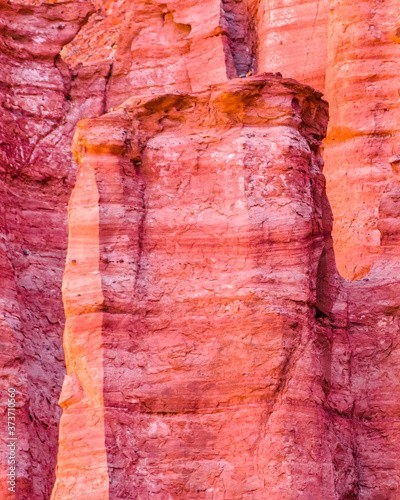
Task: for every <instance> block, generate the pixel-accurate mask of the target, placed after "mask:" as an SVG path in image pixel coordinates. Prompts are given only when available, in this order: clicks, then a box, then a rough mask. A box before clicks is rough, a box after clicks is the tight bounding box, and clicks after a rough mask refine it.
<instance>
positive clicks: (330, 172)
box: [324, 0, 400, 279]
mask: <svg viewBox="0 0 400 500" xmlns="http://www.w3.org/2000/svg"><path fill="white" fill-rule="evenodd" d="M399 23H400V13H399V6H398V3H397V2H396V1H395V0H392V1H388V2H384V3H382V2H380V1H379V0H369V1H368V2H362V3H361V4H360V7H359V8H356V9H355V8H354V2H350V1H344V2H342V1H341V2H333V3H332V10H331V13H330V16H329V36H328V40H329V42H328V65H327V80H326V81H327V85H326V98H327V99H328V101H329V107H330V125H329V130H328V136H327V139H326V145H325V151H324V159H325V175H326V176H327V180H328V189H327V191H328V196H329V199H330V200H331V205H332V210H333V214H334V217H335V221H336V222H335V224H334V230H333V238H334V242H335V253H336V259H337V264H338V268H339V270H340V272H341V273H342V275H343V276H344V277H346V278H350V279H354V278H359V277H361V276H363V275H365V274H366V273H367V272H368V270H369V269H370V267H371V265H372V263H373V262H374V260H375V259H376V257H377V255H378V252H379V240H380V237H379V231H378V229H377V221H378V207H379V200H380V198H381V196H382V194H383V190H384V189H385V186H386V184H387V182H388V180H389V179H390V178H391V176H392V172H391V169H390V167H389V164H388V160H389V158H390V157H391V156H393V155H396V154H399V153H400V151H399V150H398V147H399V146H398V144H399V139H400V132H399V131H400V122H399V106H400V104H399V89H398V84H397V78H396V75H397V74H398V72H399V70H400V46H399V44H398V41H396V37H395V34H396V30H397V28H398V26H399Z"/></svg>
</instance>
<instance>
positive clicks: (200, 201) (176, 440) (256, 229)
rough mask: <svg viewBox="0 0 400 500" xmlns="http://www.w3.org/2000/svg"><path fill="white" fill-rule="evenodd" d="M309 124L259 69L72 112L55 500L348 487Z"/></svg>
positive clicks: (321, 125) (307, 113) (314, 124)
mask: <svg viewBox="0 0 400 500" xmlns="http://www.w3.org/2000/svg"><path fill="white" fill-rule="evenodd" d="M326 123H327V109H326V104H325V103H324V102H323V101H321V99H320V96H318V95H316V94H315V93H314V92H313V91H312V90H311V89H309V88H307V87H303V86H300V85H298V84H297V83H296V82H294V81H291V80H281V79H280V78H279V77H277V76H273V75H260V76H258V77H254V78H251V79H248V80H232V81H231V82H229V83H227V84H224V85H219V86H215V87H212V88H211V89H210V90H208V91H205V92H202V93H198V94H191V95H182V96H177V95H174V94H167V95H165V96H159V97H151V96H150V97H149V96H147V97H142V98H135V99H130V100H128V101H127V102H126V103H124V105H122V106H121V107H119V108H118V109H117V110H116V111H114V112H112V113H109V114H107V115H104V116H103V117H101V118H98V119H95V120H85V121H83V122H80V124H79V125H78V130H77V132H76V135H75V140H74V146H73V147H74V152H75V157H76V159H77V161H78V163H79V164H80V166H79V172H78V178H77V184H76V187H75V189H74V192H73V195H72V198H71V202H70V215H69V217H70V219H69V220H70V236H69V250H68V257H67V267H66V273H65V277H64V285H63V294H64V295H63V296H64V304H65V308H66V316H67V323H66V330H65V339H64V346H65V351H66V360H67V371H68V375H67V376H66V378H65V380H64V385H63V391H62V394H61V398H60V404H61V405H62V406H63V408H64V411H63V416H62V419H61V433H60V450H59V458H58V472H57V481H56V485H55V488H54V491H53V495H52V498H53V499H61V498H62V499H68V498H74V499H79V498H93V499H94V498H96V499H98V498H150V497H155V498H170V497H173V498H191V497H192V496H196V497H199V498H210V499H211V498H223V497H227V498H249V499H250V498H260V499H261V498H266V495H268V498H283V497H285V498H291V497H293V498H294V497H296V498H299V497H301V498H310V495H312V496H315V497H316V498H335V495H336V494H337V491H340V492H342V493H343V495H346V494H347V495H350V494H351V492H355V491H356V490H357V487H358V485H357V478H356V475H355V465H354V458H353V455H352V453H351V450H352V446H353V445H352V440H353V437H352V422H351V420H350V419H346V417H345V416H340V415H336V416H335V415H332V414H331V410H330V408H329V403H328V399H327V384H329V382H328V381H327V377H328V375H327V370H328V371H329V369H330V366H329V363H328V361H327V357H326V349H327V348H328V346H329V343H330V342H331V335H332V331H331V330H332V329H331V326H330V325H329V322H326V321H325V322H324V321H321V320H320V319H318V318H317V319H316V317H315V310H316V309H315V308H316V307H317V301H318V302H321V303H323V302H324V300H323V295H324V294H323V293H322V292H319V295H320V297H319V298H317V291H316V290H317V280H318V281H319V282H320V285H319V288H320V290H322V289H323V288H324V285H323V283H324V280H323V278H322V277H321V276H322V275H323V273H322V272H321V264H319V262H320V258H321V256H323V258H324V259H325V260H326V257H325V255H326V252H327V250H324V248H325V246H326V247H327V248H329V238H328V236H327V235H328V234H329V229H330V227H329V226H330V223H331V220H330V214H329V211H327V208H328V205H327V202H326V199H325V195H324V178H323V176H322V174H321V157H320V154H319V144H320V140H321V138H322V136H323V134H324V131H325V127H326ZM325 240H326V241H325ZM318 275H321V276H320V277H319V278H318ZM329 286H331V284H329V283H328V284H327V285H326V287H329ZM321 297H322V298H321ZM321 307H324V306H323V305H321ZM336 342H339V344H340V340H339V341H338V340H336ZM345 382H346V374H336V375H335V381H334V382H333V385H335V383H336V384H344V383H345ZM342 421H343V422H342ZM339 428H340V431H339ZM71 450H75V452H74V453H73V454H72V453H71ZM338 450H339V452H338ZM84 452H85V458H82V457H83V453H84ZM338 453H339V455H338ZM310 457H311V461H310ZM82 460H84V464H85V465H84V466H83V462H82ZM316 464H319V465H316ZM300 471H301V472H300ZM285 495H286V496H285ZM296 495H297V496H296ZM349 498H350V497H349Z"/></svg>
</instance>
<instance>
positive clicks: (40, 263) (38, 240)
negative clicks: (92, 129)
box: [0, 1, 92, 499]
mask: <svg viewBox="0 0 400 500" xmlns="http://www.w3.org/2000/svg"><path fill="white" fill-rule="evenodd" d="M37 4H38V5H37ZM91 8H92V7H91V5H90V4H89V2H63V3H62V4H58V3H55V2H53V3H52V4H51V5H49V4H44V3H43V4H41V3H40V2H13V3H10V2H7V1H1V2H0V11H1V17H0V20H1V25H0V29H1V31H0V47H1V48H0V68H1V85H0V108H1V115H0V116H1V118H0V193H1V200H2V202H1V208H0V241H1V245H0V267H1V271H0V275H1V292H0V332H1V333H0V338H1V355H0V356H1V374H2V377H1V382H0V384H1V394H2V397H1V403H0V404H1V417H0V418H1V420H0V422H1V438H0V439H1V449H2V454H1V477H2V480H1V481H0V496H1V498H4V499H6V498H26V499H28V498H29V499H39V498H40V499H42V498H49V496H50V493H51V489H52V485H53V482H54V475H55V466H56V457H57V441H58V421H59V418H60V411H59V410H58V409H57V400H58V395H59V392H60V389H61V383H62V379H63V372H64V371H65V368H64V366H65V364H64V355H63V350H62V331H63V326H64V314H63V307H62V301H61V293H60V284H61V278H62V273H63V267H64V259H65V253H66V243H67V241H66V231H67V220H66V205H67V202H68V198H69V194H70V190H71V187H72V185H73V183H74V181H75V174H74V169H73V163H72V156H71V154H70V153H69V152H68V150H69V147H70V141H71V138H72V133H73V130H74V127H75V123H76V120H77V119H78V118H79V116H78V117H76V119H75V121H74V120H73V118H72V119H71V118H70V115H69V114H68V113H69V108H70V103H69V101H68V99H67V96H68V93H69V90H70V86H71V78H70V75H69V71H68V68H67V66H66V65H65V64H64V63H63V62H62V60H60V59H59V58H58V53H59V52H60V50H61V48H62V46H63V44H65V43H67V42H69V41H70V40H71V39H72V38H73V37H74V36H75V34H76V33H77V31H78V30H79V28H80V26H81V25H82V24H83V23H84V22H85V19H86V17H87V15H88V13H89V11H90V10H89V9H91ZM10 387H13V388H15V389H16V390H17V393H18V397H17V405H18V408H17V409H16V414H17V416H16V418H17V420H16V426H17V439H18V440H17V446H18V460H17V478H18V480H17V493H16V496H15V495H14V494H13V493H12V492H10V491H8V484H7V482H6V479H5V478H6V473H7V472H9V466H8V464H7V458H8V457H7V456H6V454H5V453H4V450H6V449H7V448H6V443H8V441H7V438H8V434H7V415H6V413H5V412H6V407H7V396H6V395H7V390H8V389H9V388H10Z"/></svg>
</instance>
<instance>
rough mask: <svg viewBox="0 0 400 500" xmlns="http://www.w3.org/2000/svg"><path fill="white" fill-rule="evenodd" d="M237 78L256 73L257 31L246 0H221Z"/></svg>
mask: <svg viewBox="0 0 400 500" xmlns="http://www.w3.org/2000/svg"><path fill="white" fill-rule="evenodd" d="M221 12H222V16H223V18H224V20H225V23H226V25H227V28H228V35H229V46H230V51H231V54H232V58H233V63H234V66H235V69H236V72H237V76H244V75H247V74H248V73H249V72H253V73H255V72H256V69H257V68H256V46H257V44H256V30H255V26H254V24H253V20H252V17H251V16H250V13H249V10H248V8H247V5H246V3H245V1H244V0H221Z"/></svg>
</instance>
